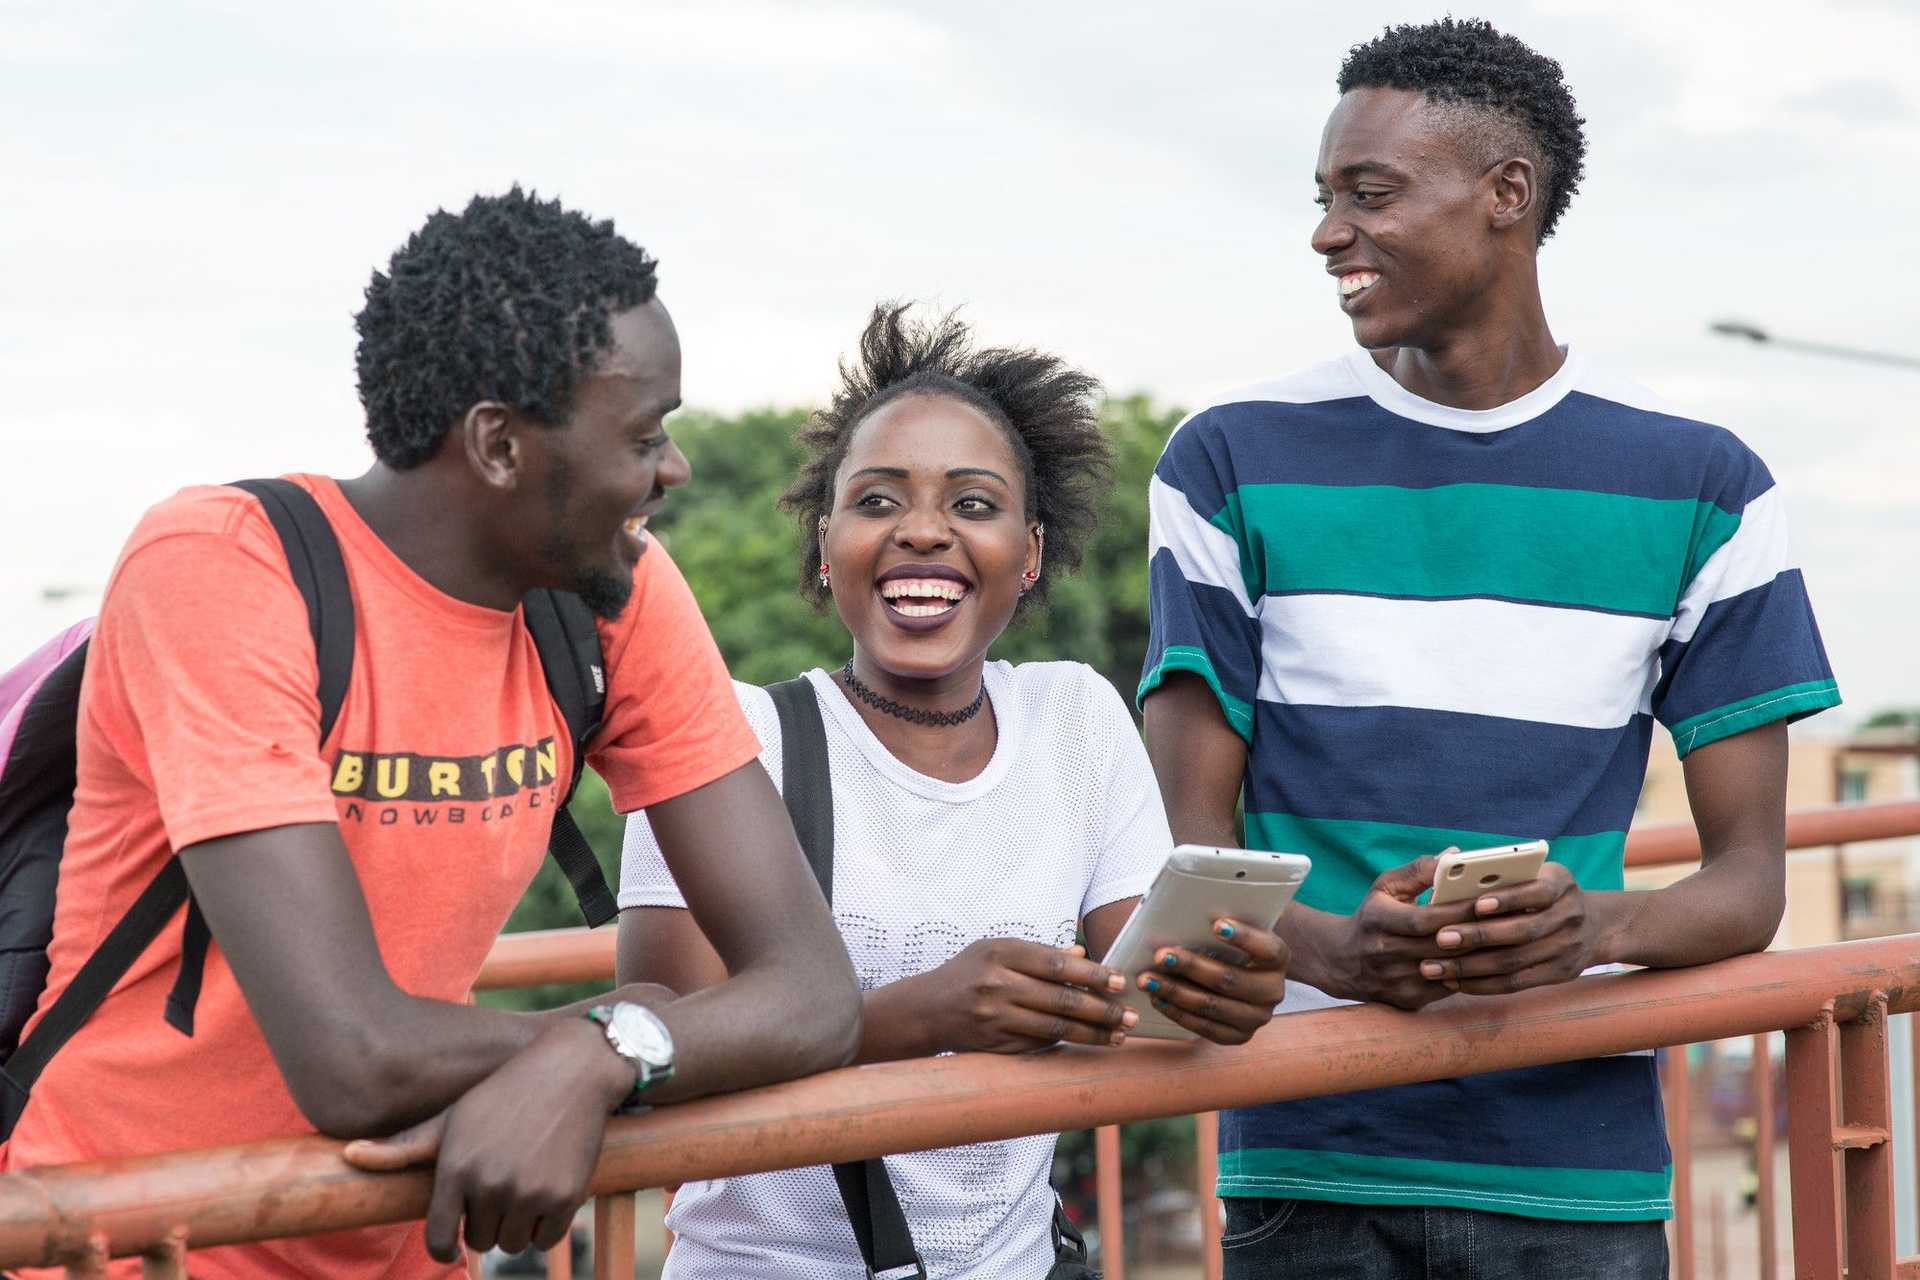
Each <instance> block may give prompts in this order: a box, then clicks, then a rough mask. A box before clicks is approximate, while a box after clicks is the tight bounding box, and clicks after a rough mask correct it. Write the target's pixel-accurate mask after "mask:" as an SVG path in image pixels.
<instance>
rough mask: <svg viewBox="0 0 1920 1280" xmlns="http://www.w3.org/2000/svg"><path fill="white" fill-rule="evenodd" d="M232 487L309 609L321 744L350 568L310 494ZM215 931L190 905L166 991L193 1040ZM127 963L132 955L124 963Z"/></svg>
mask: <svg viewBox="0 0 1920 1280" xmlns="http://www.w3.org/2000/svg"><path fill="white" fill-rule="evenodd" d="M232 487H233V488H235V489H241V490H244V491H245V492H247V493H250V494H252V495H253V496H254V497H255V498H256V499H258V500H259V503H260V509H261V510H262V511H264V512H265V513H266V516H267V521H268V523H270V524H271V525H272V526H273V531H274V532H275V533H276V534H278V535H279V536H280V546H281V549H282V550H284V551H285V552H286V555H287V569H288V571H289V572H290V573H291V574H292V576H293V585H294V586H295V587H297V588H298V589H299V591H300V598H301V599H302V600H304V601H306V605H307V630H308V632H309V633H310V634H311V635H312V636H313V661H314V666H315V667H316V668H318V670H319V673H320V679H319V686H318V690H317V692H318V694H319V698H320V742H321V743H322V744H324V743H325V742H326V740H327V738H328V737H329V736H330V735H331V734H332V733H333V726H334V724H335V723H336V722H337V721H338V720H339V719H340V708H341V707H342V706H344V705H345V703H346V700H347V682H348V681H350V680H352V679H353V626H354V610H353V586H352V584H351V583H349V582H348V581H347V562H346V560H345V558H344V557H342V556H341V554H340V541H339V539H338V538H336V537H335V536H334V533H333V525H332V524H330V523H329V522H328V520H327V513H326V512H324V511H322V510H321V509H320V504H319V502H317V501H315V499H314V496H313V495H312V494H311V493H308V492H307V491H306V490H305V489H303V488H301V487H300V486H299V485H298V484H296V483H294V482H293V481H291V480H285V479H279V478H275V479H270V480H236V481H234V482H233V484H232ZM212 941H213V933H212V931H211V930H210V929H208V928H207V919H206V917H205V916H203V915H202V914H201V913H200V904H199V903H198V902H196V901H194V900H193V898H192V897H191V896H189V897H188V899H187V919H186V923H185V924H184V925H182V927H181V933H180V973H179V975H178V976H177V977H175V978H174V980H173V990H172V991H170V992H168V993H167V1005H166V1019H167V1025H168V1026H170V1027H172V1028H173V1029H174V1030H175V1031H178V1032H179V1033H180V1034H181V1035H183V1036H190V1035H192V1034H193V1011H194V1009H195V1007H196V1006H198V1005H199V1003H200V981H201V978H202V976H203V973H204V970H205V969H206V963H207V946H208V944H210V943H211V942H212ZM129 963H131V957H129Z"/></svg>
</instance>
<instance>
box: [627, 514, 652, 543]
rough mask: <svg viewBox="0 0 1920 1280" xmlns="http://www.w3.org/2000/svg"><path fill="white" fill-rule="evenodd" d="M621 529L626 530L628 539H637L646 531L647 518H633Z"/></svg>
mask: <svg viewBox="0 0 1920 1280" xmlns="http://www.w3.org/2000/svg"><path fill="white" fill-rule="evenodd" d="M622 527H623V528H625V529H626V531H627V536H628V537H629V538H637V537H639V536H640V535H641V534H643V533H645V532H646V531H647V518H646V517H645V516H634V517H633V518H632V519H631V520H628V521H627V522H626V524H625V525H624V526H622Z"/></svg>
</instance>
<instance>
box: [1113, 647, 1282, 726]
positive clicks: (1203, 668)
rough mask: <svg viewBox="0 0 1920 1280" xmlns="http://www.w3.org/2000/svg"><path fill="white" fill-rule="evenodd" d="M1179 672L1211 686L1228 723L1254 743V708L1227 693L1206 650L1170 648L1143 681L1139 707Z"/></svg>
mask: <svg viewBox="0 0 1920 1280" xmlns="http://www.w3.org/2000/svg"><path fill="white" fill-rule="evenodd" d="M1175 671H1191V672H1193V673H1194V674H1195V675H1197V676H1199V677H1200V678H1201V679H1202V680H1205V681H1206V682H1207V687H1208V688H1210V689H1212V690H1213V696H1214V697H1215V698H1216V699H1218V700H1219V703H1220V711H1221V713H1222V714H1223V715H1225V716H1226V717H1227V723H1228V724H1230V725H1232V726H1233V731H1234V732H1235V733H1237V734H1239V735H1240V736H1241V737H1243V738H1245V739H1246V740H1247V741H1248V743H1252V741H1253V707H1252V706H1251V705H1250V704H1249V703H1247V702H1245V701H1244V700H1242V699H1240V698H1236V697H1234V696H1233V695H1232V694H1230V693H1228V692H1227V691H1226V688H1225V687H1224V686H1223V685H1222V684H1221V683H1220V675H1219V673H1218V672H1216V671H1215V670H1214V669H1213V659H1212V658H1209V657H1208V656H1207V653H1206V650H1204V649H1196V648H1195V647H1193V646H1192V645H1188V644H1170V645H1168V646H1167V647H1166V649H1165V651H1164V652H1162V653H1161V655H1160V661H1159V662H1157V663H1155V664H1154V666H1153V669H1152V670H1151V671H1149V672H1147V673H1146V674H1145V675H1143V676H1141V677H1140V688H1139V689H1138V690H1137V691H1136V692H1135V693H1134V704H1135V705H1136V706H1138V705H1139V704H1140V703H1141V702H1142V701H1144V700H1145V698H1146V696H1147V695H1148V694H1149V693H1152V692H1153V691H1154V690H1155V689H1158V688H1159V687H1160V685H1161V682H1162V681H1164V680H1165V679H1166V678H1167V677H1168V676H1169V675H1171V674H1172V673H1173V672H1175Z"/></svg>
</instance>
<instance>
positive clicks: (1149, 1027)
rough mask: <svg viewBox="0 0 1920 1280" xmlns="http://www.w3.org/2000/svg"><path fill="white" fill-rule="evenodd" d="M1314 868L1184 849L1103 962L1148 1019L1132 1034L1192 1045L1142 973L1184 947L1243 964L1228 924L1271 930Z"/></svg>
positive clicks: (1294, 860) (1245, 852) (1281, 859)
mask: <svg viewBox="0 0 1920 1280" xmlns="http://www.w3.org/2000/svg"><path fill="white" fill-rule="evenodd" d="M1312 868H1313V861H1312V860H1311V859H1310V858H1308V857H1306V856H1305V855H1304V854H1298V853H1268V852H1265V851H1263V850H1258V849H1216V848H1212V847H1211V846H1208V845H1198V844H1183V845H1181V846H1179V847H1178V848H1176V849H1175V850H1174V851H1173V853H1172V854H1170V855H1169V856H1168V858H1167V861H1166V865H1165V866H1163V867H1161V868H1160V874H1159V875H1157V876H1155V877H1154V880H1153V885H1152V887H1151V888H1149V889H1148V890H1147V894H1146V897H1144V898H1142V899H1141V900H1140V905H1139V906H1137V907H1135V908H1134V909H1133V914H1132V915H1131V916H1128V917H1127V922H1126V924H1124V925H1122V926H1121V928H1120V936H1119V937H1117V938H1115V939H1114V940H1113V947H1112V948H1111V949H1110V950H1109V951H1108V952H1107V955H1106V958H1105V960H1104V961H1103V962H1102V963H1104V964H1105V965H1106V966H1107V967H1108V968H1110V969H1117V970H1119V971H1120V973H1121V974H1122V975H1123V976H1124V977H1125V978H1126V980H1127V990H1126V996H1125V997H1124V998H1125V1000H1126V1005H1127V1007H1128V1008H1129V1009H1132V1010H1133V1011H1134V1012H1135V1013H1137V1014H1139V1015H1140V1021H1139V1022H1138V1023H1137V1024H1135V1026H1134V1027H1133V1029H1132V1030H1131V1031H1129V1032H1127V1034H1128V1035H1129V1036H1148V1037H1151V1038H1153V1039H1157V1040H1191V1039H1193V1038H1194V1034H1193V1032H1191V1031H1188V1030H1187V1029H1186V1028H1185V1027H1183V1026H1180V1025H1179V1024H1178V1023H1176V1022H1174V1021H1172V1020H1171V1019H1168V1018H1165V1017H1163V1016H1161V1014H1160V1011H1159V1010H1157V1009H1155V1008H1154V1007H1153V997H1152V996H1150V995H1148V994H1147V993H1146V992H1145V991H1142V990H1141V989H1140V987H1139V979H1140V973H1141V971H1142V970H1147V969H1152V968H1154V957H1155V955H1156V954H1157V953H1158V952H1160V951H1161V950H1163V949H1164V948H1166V947H1184V948H1186V949H1187V950H1189V951H1193V952H1196V953H1198V954H1200V955H1205V956H1210V957H1212V958H1213V959H1216V960H1224V961H1227V962H1229V963H1233V962H1237V961H1238V960H1240V959H1241V958H1242V957H1241V955H1240V953H1239V952H1236V951H1234V950H1233V949H1232V944H1230V943H1228V942H1227V941H1225V940H1224V939H1222V938H1219V937H1216V936H1215V934H1214V932H1213V922H1214V921H1215V920H1218V919H1219V918H1220V917H1222V916H1228V917H1231V918H1232V919H1235V920H1244V921H1246V922H1247V923H1249V924H1258V925H1260V926H1262V927H1263V928H1268V929H1271V928H1272V927H1273V926H1274V925H1275V924H1276V923H1278V921H1279V919H1280V914H1281V912H1283V911H1285V910H1286V909H1287V904H1288V903H1289V902H1292V901H1293V895H1294V894H1295V893H1296V892H1298V890H1299V888H1300V882H1301V881H1303V880H1305V879H1306V878H1307V872H1308V871H1310V870H1311V869H1312Z"/></svg>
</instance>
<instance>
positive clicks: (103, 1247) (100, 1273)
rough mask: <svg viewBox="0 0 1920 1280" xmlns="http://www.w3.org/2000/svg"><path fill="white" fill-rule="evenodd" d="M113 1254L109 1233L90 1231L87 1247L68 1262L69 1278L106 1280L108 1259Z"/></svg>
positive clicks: (70, 1279)
mask: <svg viewBox="0 0 1920 1280" xmlns="http://www.w3.org/2000/svg"><path fill="white" fill-rule="evenodd" d="M111 1256H112V1254H111V1252H110V1251H109V1250H108V1248H107V1233H106V1232H104V1231H92V1232H89V1233H88V1234H87V1243H86V1247H85V1249H84V1250H83V1251H82V1252H81V1254H80V1256H79V1257H77V1258H75V1259H74V1260H73V1261H72V1262H69V1263H68V1264H67V1280H106V1277H107V1260H108V1258H110V1257H111Z"/></svg>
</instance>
